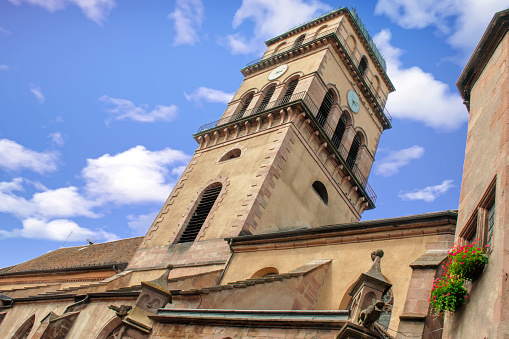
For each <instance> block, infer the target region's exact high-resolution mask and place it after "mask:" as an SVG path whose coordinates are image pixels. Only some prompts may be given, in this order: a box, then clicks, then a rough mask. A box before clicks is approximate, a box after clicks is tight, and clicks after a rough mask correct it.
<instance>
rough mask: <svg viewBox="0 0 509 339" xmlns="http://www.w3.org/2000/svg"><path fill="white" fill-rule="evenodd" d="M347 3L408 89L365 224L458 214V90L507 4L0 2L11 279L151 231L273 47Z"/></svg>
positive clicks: (0, 201) (3, 173)
mask: <svg viewBox="0 0 509 339" xmlns="http://www.w3.org/2000/svg"><path fill="white" fill-rule="evenodd" d="M342 6H348V7H354V8H356V9H357V11H358V13H359V15H360V17H361V19H362V20H363V22H364V24H365V26H366V27H367V29H368V30H369V32H370V33H371V35H372V36H373V38H374V40H375V41H376V43H377V45H378V46H379V49H380V50H381V52H382V54H383V55H384V57H385V58H386V61H387V64H388V74H389V76H390V77H391V79H392V81H393V83H394V85H395V87H396V89H397V91H396V92H394V93H392V94H391V95H390V96H389V101H388V106H387V108H388V110H389V112H390V113H391V115H392V116H393V128H392V129H390V130H387V131H385V132H384V134H383V135H382V138H381V141H380V145H379V149H378V152H377V154H376V161H375V164H374V166H373V169H372V172H371V176H370V180H369V181H370V184H371V186H372V187H373V188H374V190H375V192H376V193H377V195H378V200H377V208H376V209H374V210H371V211H367V212H365V213H364V214H363V219H365V220H366V219H376V218H386V217H395V216H402V215H409V214H415V213H425V212H431V211H440V210H446V209H456V208H457V206H458V200H459V193H460V187H461V172H462V167H463V158H464V146H465V136H466V122H467V119H468V115H467V111H466V109H465V107H464V106H463V105H462V102H461V98H460V97H459V95H458V93H457V90H456V87H455V82H456V80H457V78H458V77H459V75H460V73H461V70H462V68H463V66H464V64H465V63H466V61H467V60H468V57H469V56H470V54H471V52H472V51H473V49H474V47H475V45H476V44H477V42H478V40H479V39H480V37H481V35H482V33H483V32H484V30H485V28H486V26H487V24H488V23H489V21H490V20H491V18H492V16H493V14H494V13H495V12H496V11H499V10H502V9H505V8H507V7H509V1H508V0H496V1H495V0H491V1H482V2H481V1H479V0H466V1H456V0H441V1H438V0H429V1H410V0H408V1H405V0H378V1H357V2H356V1H342V2H341V1H308V0H279V1H271V0H243V1H235V2H234V1H220V2H219V1H210V0H209V1H207V0H205V1H202V0H177V1H148V2H147V1H118V0H117V1H115V0H0V112H1V117H2V119H1V123H0V248H1V249H2V253H4V255H1V256H0V267H4V266H8V265H13V264H16V263H19V262H23V261H26V260H28V259H30V258H33V257H35V256H38V255H41V254H44V253H46V252H47V251H50V250H54V249H56V248H59V247H61V246H62V245H63V244H64V243H65V246H75V245H81V244H84V243H85V242H86V239H87V238H93V239H95V240H96V241H100V242H102V241H108V240H114V239H118V238H126V237H132V236H138V235H144V234H145V231H146V230H147V229H148V227H149V226H150V224H151V222H152V220H153V218H154V217H155V215H156V213H157V212H158V211H159V208H160V207H161V205H162V203H163V202H164V200H165V199H166V197H167V196H168V195H169V193H170V191H171V189H172V187H173V185H174V183H175V182H176V181H177V180H178V177H179V175H180V173H181V172H182V170H183V168H184V167H185V165H186V164H187V161H188V160H189V159H190V157H191V155H192V154H193V152H194V150H195V148H196V146H197V144H196V142H195V141H194V140H193V138H192V134H193V133H194V132H196V130H197V129H198V127H199V126H200V125H203V124H206V123H208V122H211V121H214V120H216V119H218V118H219V117H220V116H221V114H222V113H223V111H224V109H225V108H226V103H227V102H228V101H229V100H230V98H231V96H232V94H233V93H234V92H235V91H236V89H237V87H238V86H239V85H240V83H241V81H242V74H241V73H240V72H239V70H240V69H241V68H242V67H244V66H245V64H246V63H248V62H249V61H251V60H254V59H256V58H258V57H259V56H260V55H261V53H262V52H263V50H264V43H263V41H264V40H266V39H268V38H271V37H273V36H275V35H277V34H280V33H282V32H284V31H285V30H286V29H288V28H290V27H292V26H295V25H297V24H300V23H302V22H305V21H306V20H309V19H311V18H313V17H316V16H318V15H320V14H322V13H324V12H326V11H329V10H332V9H335V8H338V7H342ZM5 253H9V255H5Z"/></svg>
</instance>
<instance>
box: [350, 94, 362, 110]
mask: <svg viewBox="0 0 509 339" xmlns="http://www.w3.org/2000/svg"><path fill="white" fill-rule="evenodd" d="M347 98H348V106H350V109H351V110H352V112H354V113H357V112H359V110H360V109H361V103H360V101H359V96H358V95H357V93H355V91H353V90H349V91H348V96H347Z"/></svg>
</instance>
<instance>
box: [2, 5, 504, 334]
mask: <svg viewBox="0 0 509 339" xmlns="http://www.w3.org/2000/svg"><path fill="white" fill-rule="evenodd" d="M501 18H502V19H501ZM504 20H505V21H504ZM501 22H502V23H503V24H501ZM500 25H502V27H505V33H500V32H501V30H500V29H498V28H494V27H499V26H500ZM504 25H505V26H504ZM490 27H492V28H491V30H492V31H496V32H497V33H496V34H497V39H498V36H502V38H501V39H499V40H500V41H499V42H497V43H496V44H494V43H493V41H492V40H493V39H492V37H491V36H492V35H493V34H495V33H491V31H490V29H489V30H488V31H487V33H486V34H485V36H486V35H487V38H486V39H485V40H486V41H488V42H485V43H487V44H489V46H491V47H490V48H492V49H490V51H491V52H490V53H491V54H490V55H492V56H490V58H491V59H489V60H487V61H486V63H485V65H488V66H486V69H488V70H489V69H493V70H492V71H482V69H483V68H484V67H485V66H480V65H479V62H478V61H476V60H474V61H472V62H471V63H469V65H470V66H467V68H466V69H465V72H464V73H463V75H462V78H460V81H459V83H461V85H459V86H463V87H460V90H463V89H464V91H463V92H462V95H464V97H465V100H470V107H471V122H470V123H469V140H468V141H467V156H466V160H465V171H464V180H463V185H464V186H463V187H462V200H461V202H460V211H459V214H458V212H457V211H444V212H434V213H428V214H422V215H413V216H407V217H399V218H392V219H383V220H372V221H362V222H361V221H359V220H360V218H361V215H362V213H363V211H365V210H366V209H371V208H374V207H375V203H376V194H375V192H374V191H373V190H372V188H371V187H370V185H369V184H368V177H369V173H370V170H371V166H372V164H373V161H374V157H375V154H376V150H377V147H378V142H379V139H380V136H381V134H382V132H383V131H384V130H387V129H390V128H391V119H390V115H389V114H388V112H387V111H386V110H385V104H386V101H387V97H388V94H389V93H390V92H392V91H394V90H395V89H394V86H393V85H392V83H391V81H390V79H389V78H388V76H387V74H386V69H385V61H384V59H383V57H382V56H381V55H380V53H379V51H378V49H377V48H376V46H375V45H374V43H373V42H372V40H371V37H370V36H369V34H368V33H367V31H366V29H365V28H364V26H363V24H362V22H361V21H360V19H359V18H358V16H357V14H356V13H355V12H353V11H350V10H349V9H347V8H341V9H338V10H335V11H332V12H330V13H328V14H326V15H324V16H322V17H319V18H317V19H314V20H312V21H310V22H308V23H306V24H304V25H301V26H298V27H296V28H293V29H291V30H289V31H287V32H285V33H283V34H281V35H279V36H277V37H275V38H273V39H270V40H268V41H267V42H266V44H267V50H266V52H265V53H264V55H263V56H262V58H260V59H258V60H255V61H254V62H252V63H250V64H248V65H247V66H246V67H245V68H243V69H242V70H241V71H242V73H243V75H244V81H243V82H242V84H241V85H240V87H239V89H238V91H237V93H236V94H235V96H234V97H233V99H232V101H231V102H230V103H229V104H228V106H227V108H226V110H225V112H224V113H223V115H222V116H221V117H220V119H219V120H218V121H215V122H212V123H210V124H207V125H204V126H202V127H201V128H200V129H199V130H198V132H197V133H196V134H195V135H194V138H195V139H196V141H197V142H198V149H197V150H196V152H195V153H194V156H193V157H192V159H191V161H190V163H189V164H188V166H187V168H186V169H185V171H184V173H183V174H182V176H181V178H180V180H179V181H178V183H177V184H176V185H175V187H174V189H173V191H172V192H171V194H170V195H169V197H168V199H167V201H166V202H165V204H164V205H163V207H162V209H161V211H160V212H159V214H158V216H157V217H156V219H155V220H154V222H153V224H152V225H151V227H150V229H149V230H148V232H147V234H146V236H145V237H143V238H132V239H125V240H122V241H117V242H112V243H104V244H91V245H88V246H82V247H74V248H69V249H61V250H57V251H54V252H52V253H50V254H49V256H48V257H46V258H44V256H42V257H39V258H36V259H33V260H31V261H28V262H26V263H23V264H20V265H16V266H13V267H8V268H4V269H2V270H0V293H1V294H0V302H1V304H0V336H1V337H2V338H3V337H5V338H16V339H17V338H34V339H36V338H37V339H39V338H97V339H106V338H108V339H109V338H221V339H228V338H265V337H271V338H392V337H404V336H403V334H404V335H414V336H426V337H427V338H435V337H438V338H439V337H442V332H443V330H442V328H443V327H444V319H443V318H440V317H435V316H433V314H432V311H431V310H430V307H429V301H428V290H429V289H430V287H431V285H432V282H433V280H434V279H435V278H436V277H439V276H440V275H441V274H442V268H441V264H442V262H443V261H444V259H445V258H446V257H447V250H448V248H450V247H451V246H452V245H453V243H454V239H455V233H456V236H457V237H459V238H461V239H466V240H465V241H468V240H469V239H471V237H472V234H471V233H472V232H474V233H475V232H478V233H479V232H484V233H482V234H483V237H485V239H486V240H485V241H492V242H493V244H494V246H493V248H494V250H493V253H492V257H495V256H497V258H498V256H500V258H503V253H505V252H503V240H502V239H503V237H502V238H500V237H499V236H498V234H499V233H503V231H500V230H499V229H501V225H503V219H501V217H500V218H498V219H497V221H496V222H495V223H494V225H495V226H494V228H493V227H491V228H490V226H486V225H484V224H482V223H479V222H478V223H477V224H476V225H479V226H470V225H471V224H472V222H471V220H474V219H475V218H477V219H475V220H480V221H483V220H492V219H493V218H492V219H489V217H485V216H490V215H492V214H493V213H495V212H496V213H495V214H496V215H497V216H499V215H500V214H499V213H501V212H502V211H503V207H498V206H499V204H501V203H502V204H503V197H502V196H501V197H500V198H499V197H498V194H499V192H500V194H501V195H503V189H500V188H496V187H504V186H503V185H504V182H503V181H500V182H497V181H496V180H503V177H504V174H503V173H505V172H504V171H505V167H504V166H505V165H504V164H503V161H504V160H503V159H505V157H499V158H500V159H499V161H500V164H499V165H497V166H498V167H497V169H496V171H499V170H500V173H499V172H493V173H491V172H489V171H483V172H482V176H481V178H482V180H480V178H479V174H478V173H477V171H478V168H474V167H475V166H473V165H471V164H474V163H477V162H478V161H485V159H484V158H483V159H477V157H488V158H489V157H490V156H491V155H489V154H487V153H482V152H480V151H477V148H478V147H479V149H483V148H489V147H490V145H493V143H494V142H495V143H496V142H498V144H499V145H500V148H499V150H500V152H503V150H504V149H505V148H504V147H505V144H503V143H502V141H501V140H502V139H496V140H491V139H488V138H484V139H483V135H484V134H483V133H487V132H486V129H487V128H488V127H487V124H488V125H489V120H486V119H484V118H482V119H477V118H475V119H474V118H473V117H474V116H476V115H477V114H486V113H485V111H489V112H492V113H489V114H493V117H498V118H492V120H491V121H494V119H500V120H501V121H503V119H505V115H504V114H503V113H504V112H507V107H508V106H507V105H508V104H507V102H508V99H507V88H509V86H506V87H505V92H504V89H503V86H504V84H505V83H500V81H506V82H507V76H505V78H504V79H505V80H501V79H502V78H503V77H502V76H500V74H505V75H507V57H508V55H509V53H508V40H507V39H508V38H507V11H506V12H501V13H499V14H497V16H496V17H495V19H494V22H493V23H492V26H490ZM502 31H503V30H502ZM504 34H505V35H504ZM481 44H482V42H481ZM482 46H484V45H482ZM493 46H494V47H493ZM499 46H502V47H499ZM479 48H484V47H478V49H479ZM482 58H483V60H484V59H486V56H483V57H482ZM504 60H505V61H504ZM497 67H498V68H497ZM504 67H505V73H500V74H498V73H496V72H495V70H496V69H498V70H501V69H504ZM470 70H473V71H475V72H477V73H482V74H481V75H479V74H477V75H475V76H472V75H471V72H470ZM465 74H466V75H465ZM465 77H466V78H465ZM462 79H463V80H462ZM479 79H480V80H479ZM462 81H463V82H462ZM478 83H482V84H483V85H479V86H478V85H477V84H478ZM492 89H493V90H492ZM495 89H498V92H497V90H495ZM486 91H491V92H492V93H494V94H493V95H494V97H495V100H490V101H489V102H487V103H485V102H484V101H482V99H480V98H481V97H482V93H485V92H486ZM477 93H481V94H477ZM467 97H468V99H467ZM495 101H496V102H499V104H498V105H497V104H495ZM504 102H505V106H504V104H503V103H504ZM483 105H484V106H485V107H486V108H485V110H480V109H479V107H481V106H483ZM479 111H482V112H479ZM481 120H482V122H479V123H477V124H476V123H475V121H481ZM497 121H498V120H497ZM492 124H493V125H494V126H496V128H495V129H493V128H492V127H491V125H489V126H490V127H489V128H490V129H489V130H490V131H492V130H494V131H493V133H494V135H498V136H500V137H501V136H502V135H505V134H503V133H504V132H503V131H505V129H504V128H505V127H503V125H502V124H500V125H499V124H498V123H497V122H496V121H495V122H492ZM470 132H471V133H470ZM471 138H479V139H483V140H484V142H485V143H486V145H485V144H483V145H481V146H479V144H477V143H474V142H473V141H472V140H471ZM497 152H498V151H497ZM481 153H482V154H481ZM498 154H500V153H498ZM503 154H505V153H503ZM487 166H488V167H489V168H490V170H491V169H492V168H493V170H495V167H493V165H491V164H487ZM471 167H472V169H470V168H471ZM497 173H499V174H497ZM488 177H489V178H488ZM493 178H495V179H493ZM496 178H499V179H496ZM485 179H486V180H488V181H486V180H485ZM494 180H495V181H494ZM481 181H482V182H484V181H486V182H487V186H486V185H484V183H481ZM493 182H495V183H493ZM483 185H484V186H486V188H484V191H485V193H483V194H484V195H481V197H479V200H478V203H475V204H474V205H475V206H474V205H472V204H473V202H472V201H473V199H477V198H478V197H474V196H473V195H472V194H477V192H478V191H479V189H480V188H479V187H484V186H483ZM472 188H475V189H472ZM465 192H467V193H465ZM495 192H496V193H495ZM466 194H467V195H468V196H465V195H466ZM495 195H497V196H496V197H495ZM494 201H496V206H497V207H495V208H494V211H495V212H493V209H492V208H491V206H495V203H493V202H494ZM469 211H470V212H469ZM472 213H473V214H472ZM490 213H491V214H490ZM474 214H475V215H476V216H475V217H472V216H471V215H474ZM483 218H484V219H483ZM457 220H458V230H457V227H456V222H457ZM465 225H466V226H465ZM483 225H484V226H483ZM487 225H490V223H488V224H487ZM474 228H475V230H480V231H472V230H473V229H474ZM493 229H494V231H493ZM490 232H491V233H490ZM476 234H477V233H476ZM479 234H480V233H479ZM490 234H493V237H491V235H490ZM495 238H496V239H497V240H496V241H495ZM483 239H484V238H483ZM499 242H500V244H499ZM497 247H498V248H500V249H499V251H500V252H496V248H497ZM108 253H109V254H111V255H110V256H108ZM69 255H73V256H74V261H70V262H69V261H66V258H68V257H69ZM49 257H51V260H49V259H48V258H49ZM491 260H492V261H493V263H494V264H493V265H492V264H491V262H490V264H489V265H488V272H486V274H485V276H486V278H485V279H487V282H485V283H484V284H487V285H490V284H492V283H493V281H498V283H499V287H498V290H497V291H498V293H499V294H500V295H502V296H503V298H502V300H505V299H504V298H505V297H506V296H505V294H504V293H503V289H504V284H505V283H504V282H503V279H502V278H501V277H500V276H498V277H497V274H499V273H500V270H503V259H500V260H501V261H500V262H498V263H496V264H495V262H496V260H498V259H491ZM497 267H498V268H497ZM489 270H493V272H498V273H490V271H489ZM490 277H491V278H490ZM479 284H480V285H479V286H481V287H479V289H482V290H483V291H482V292H480V293H481V294H480V295H482V293H485V294H487V295H490V296H491V294H490V292H489V290H490V288H488V287H486V286H483V285H482V284H483V282H482V281H481V282H480V283H479ZM474 288H475V286H472V289H474ZM471 294H472V300H473V301H472V304H474V303H476V302H478V303H481V301H475V300H478V299H475V296H474V294H475V291H472V292H471ZM498 306H499V308H498V309H499V310H500V311H499V312H498V313H497V308H496V307H495V308H493V309H494V312H495V313H489V314H491V315H489V316H488V317H489V319H488V320H489V321H491V323H492V324H493V325H494V326H495V324H496V327H498V329H497V330H496V331H498V332H489V331H488V332H487V333H489V334H490V335H492V336H493V335H494V334H491V333H506V332H503V331H504V329H503V327H504V326H507V325H505V324H506V323H507V322H504V321H503V320H502V319H504V318H503V317H502V313H503V312H504V310H505V308H504V304H500V305H498ZM469 307H470V305H468V306H467V307H465V311H464V316H461V317H460V316H456V317H455V318H452V317H449V318H446V321H445V326H446V329H445V332H444V333H445V335H446V336H448V337H454V336H457V335H459V334H458V333H472V328H476V326H477V328H479V326H480V325H479V324H476V323H475V322H473V321H471V320H470V319H471V318H472V315H469V312H474V311H469ZM485 307H492V306H489V305H485ZM490 312H491V311H490ZM479 321H481V322H482V321H483V320H479ZM461 331H464V332H461ZM490 331H491V330H490ZM458 337H461V336H458ZM463 337H465V336H463Z"/></svg>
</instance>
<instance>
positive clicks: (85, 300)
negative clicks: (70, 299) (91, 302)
mask: <svg viewBox="0 0 509 339" xmlns="http://www.w3.org/2000/svg"><path fill="white" fill-rule="evenodd" d="M88 298H89V297H88V294H87V295H86V297H85V298H83V299H81V300H80V301H78V302H75V303H74V304H71V305H69V306H67V307H66V308H65V310H64V313H62V314H66V313H67V311H69V309H70V308H72V307H74V306H78V305H81V304H85V303H86V302H87V301H88Z"/></svg>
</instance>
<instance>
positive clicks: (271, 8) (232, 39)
mask: <svg viewBox="0 0 509 339" xmlns="http://www.w3.org/2000/svg"><path fill="white" fill-rule="evenodd" d="M329 10H331V7H330V6H329V5H327V4H325V3H322V2H320V1H317V0H312V1H310V2H306V1H303V0H278V1H273V0H243V1H242V5H241V6H240V8H239V9H238V10H237V12H236V13H235V16H234V18H233V22H232V25H233V28H238V27H239V26H240V25H241V24H242V23H244V22H245V21H247V20H251V21H253V22H254V29H253V35H252V37H250V38H248V37H246V36H244V35H242V34H241V33H235V34H230V35H228V36H226V37H225V38H223V41H222V43H223V44H224V45H226V46H227V47H228V48H229V49H230V51H231V52H232V53H233V54H249V53H259V52H263V51H264V49H265V47H264V45H263V41H264V40H266V39H269V38H272V37H274V36H276V35H278V34H281V33H283V32H285V31H286V30H288V29H289V28H291V27H293V26H295V25H297V24H300V23H303V22H305V21H308V20H310V19H312V18H313V17H316V16H317V15H318V14H321V13H322V12H326V11H329Z"/></svg>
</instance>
